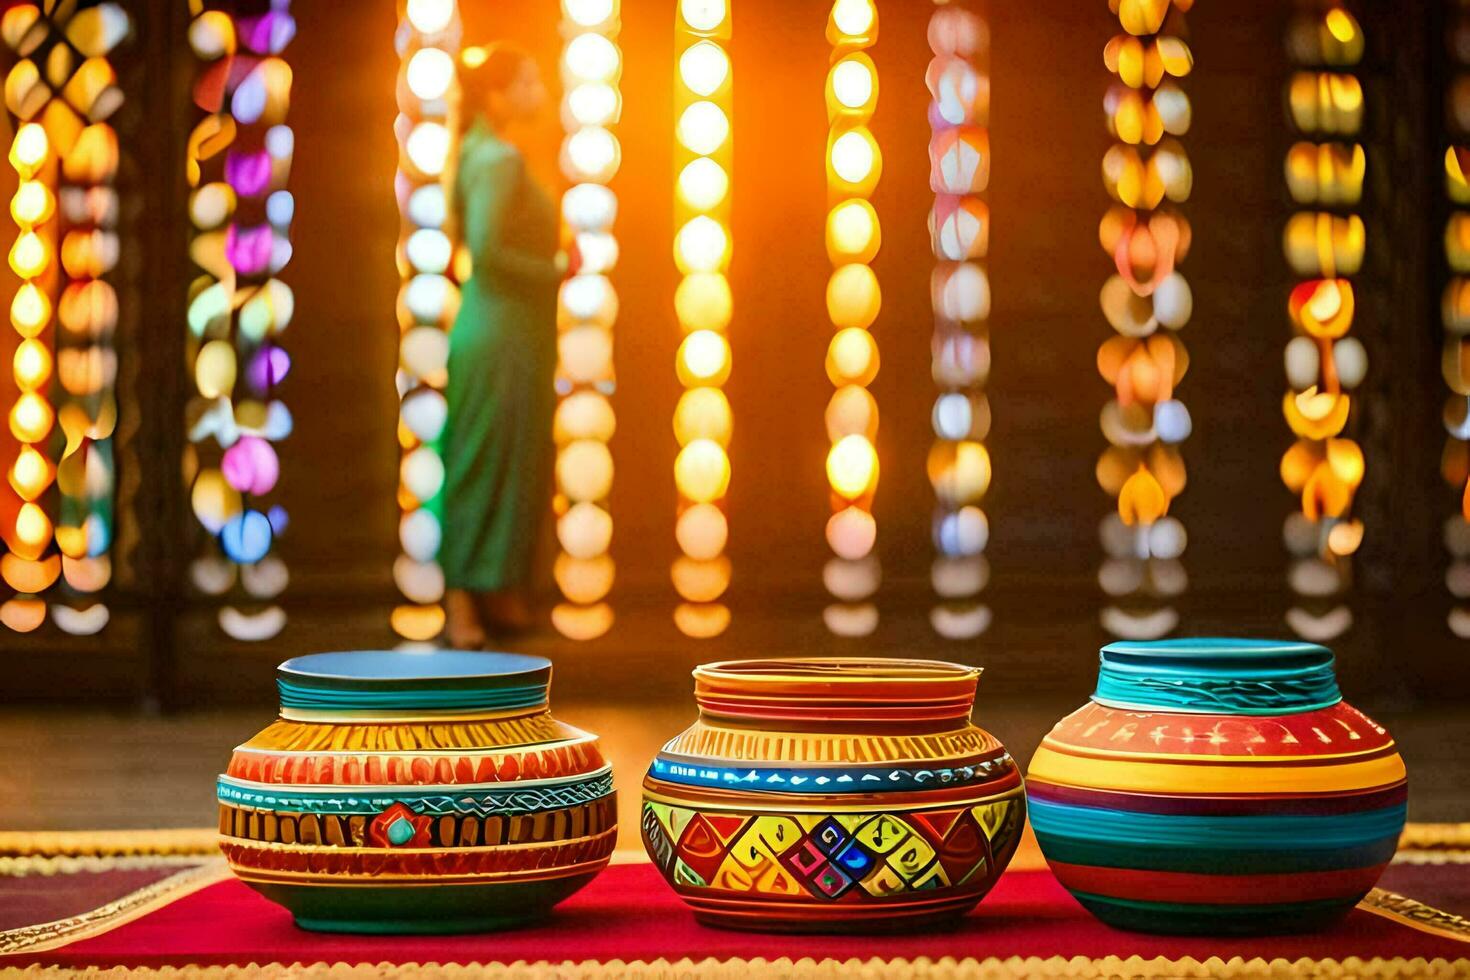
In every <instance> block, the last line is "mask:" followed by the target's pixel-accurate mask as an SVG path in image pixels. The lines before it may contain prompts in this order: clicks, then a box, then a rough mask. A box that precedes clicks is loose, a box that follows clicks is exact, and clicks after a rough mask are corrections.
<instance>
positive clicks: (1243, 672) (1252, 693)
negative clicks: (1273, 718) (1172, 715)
mask: <svg viewBox="0 0 1470 980" xmlns="http://www.w3.org/2000/svg"><path fill="white" fill-rule="evenodd" d="M1334 664H1335V659H1334V657H1333V656H1332V651H1331V650H1329V649H1327V648H1326V647H1324V646H1319V645H1317V644H1315V643H1296V642H1289V641H1281V640H1252V639H1236V638H1232V637H1198V638H1193V639H1171V640H1152V641H1148V642H1131V641H1125V642H1119V643H1110V644H1108V645H1107V646H1105V647H1103V648H1102V650H1101V652H1100V654H1099V666H1098V672H1097V690H1096V691H1094V692H1093V695H1092V700H1094V701H1096V702H1097V703H1098V704H1101V705H1106V706H1107V707H1110V708H1134V709H1143V710H1149V711H1171V712H1186V713H1198V714H1226V715H1275V714H1291V713H1298V712H1303V711H1316V710H1319V709H1321V708H1329V707H1331V706H1332V705H1334V704H1337V703H1338V702H1339V701H1341V700H1342V692H1341V691H1339V690H1338V687H1337V673H1336V670H1335V667H1334Z"/></svg>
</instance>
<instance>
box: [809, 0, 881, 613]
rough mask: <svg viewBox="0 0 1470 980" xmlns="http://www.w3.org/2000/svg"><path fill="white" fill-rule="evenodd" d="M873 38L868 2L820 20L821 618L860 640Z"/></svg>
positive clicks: (869, 569) (864, 603) (866, 594)
mask: <svg viewBox="0 0 1470 980" xmlns="http://www.w3.org/2000/svg"><path fill="white" fill-rule="evenodd" d="M877 40H878V11H877V8H876V7H875V6H874V5H873V3H872V0H835V2H834V3H833V4H832V10H831V13H830V14H829V15H828V17H827V42H828V43H829V44H830V45H831V46H832V57H831V68H830V69H829V70H828V72H827V126H828V129H827V163H826V169H827V203H828V207H829V209H830V210H829V211H828V212H827V232H826V241H827V255H828V257H829V258H830V259H831V262H832V265H833V270H832V275H831V277H830V278H829V279H828V280H827V316H828V318H829V319H830V320H831V321H832V327H833V330H834V331H835V332H834V333H833V335H832V340H831V342H830V343H829V344H828V346H827V359H826V367H827V378H828V380H829V381H831V382H832V384H833V385H834V386H835V387H836V389H837V390H836V392H834V393H833V395H832V399H831V400H830V401H829V402H828V403H827V411H826V425H827V438H828V440H829V441H830V443H831V448H830V449H829V450H828V452H827V467H826V468H827V483H828V486H829V488H830V497H831V505H832V516H831V518H830V519H829V520H828V521H827V544H828V545H829V546H830V547H831V549H832V552H833V554H834V555H835V557H834V558H832V559H830V560H829V561H828V563H827V566H826V568H825V569H824V572H823V579H824V581H825V583H826V586H827V589H828V591H829V592H830V593H831V594H832V597H833V598H834V599H835V600H836V601H835V602H833V603H832V604H830V605H829V606H827V608H826V609H825V610H824V612H823V619H824V620H825V621H826V624H827V628H828V629H829V630H831V631H832V632H833V633H835V634H837V635H839V636H866V635H867V634H869V633H871V632H873V630H874V629H876V628H877V626H878V607H877V606H875V605H874V604H873V602H872V601H871V600H872V596H873V594H874V593H875V592H876V591H877V589H878V585H879V582H880V580H881V577H882V571H881V567H880V565H879V563H878V557H877V555H875V554H873V546H874V544H875V543H876V541H877V535H878V525H877V522H876V521H875V520H874V519H873V496H874V494H875V493H876V492H877V490H878V450H877V448H876V446H875V442H876V439H877V436H878V403H877V402H876V401H874V399H873V396H872V395H871V394H870V393H869V392H868V385H870V384H872V382H873V379H874V378H875V377H877V375H878V344H877V342H876V341H875V340H874V339H873V335H872V334H871V333H869V328H870V327H872V325H873V323H874V322H875V321H876V320H877V318H878V310H879V307H880V305H881V303H882V297H881V294H880V292H879V289H878V277H877V276H876V275H874V274H873V269H872V267H871V266H870V265H869V263H870V262H872V261H873V258H874V256H876V255H877V254H878V248H879V245H880V244H881V241H882V234H881V230H880V228H879V224H878V214H877V212H876V211H874V210H873V205H872V204H870V203H869V202H868V198H869V197H871V196H872V193H873V189H874V188H875V187H876V186H877V184H878V178H879V177H880V175H881V174H882V171H883V157H882V154H881V153H880V152H879V149H878V142H877V140H875V139H874V138H873V133H872V131H871V130H870V129H869V128H868V123H869V122H870V121H871V120H872V118H873V111H874V109H875V108H876V107H877V104H878V70H877V68H876V66H874V64H873V60H872V58H870V57H869V56H868V55H867V54H866V52H865V49H867V48H870V47H872V46H873V45H874V44H875V43H876V42H877Z"/></svg>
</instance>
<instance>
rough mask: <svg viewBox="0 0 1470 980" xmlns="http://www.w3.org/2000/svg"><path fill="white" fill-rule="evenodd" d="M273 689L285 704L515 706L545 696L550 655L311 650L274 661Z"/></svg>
mask: <svg viewBox="0 0 1470 980" xmlns="http://www.w3.org/2000/svg"><path fill="white" fill-rule="evenodd" d="M276 688H277V690H278V691H279V692H280V696H281V707H282V708H283V709H302V710H312V711H336V712H354V711H373V712H378V711H423V712H441V711H442V712H456V713H463V712H475V711H487V712H493V711H514V710H518V709H524V708H537V707H541V706H542V705H545V704H546V703H547V697H548V695H549V692H550V688H551V661H550V660H547V659H546V658H545V657H531V656H525V655H523V654H518V653H482V652H478V651H465V650H429V651H422V652H420V651H406V650H387V651H377V650H374V651H353V652H344V653H314V654H310V655H308V656H304V657H294V658H292V659H290V660H287V661H286V662H285V663H283V664H281V665H280V666H279V667H277V668H276Z"/></svg>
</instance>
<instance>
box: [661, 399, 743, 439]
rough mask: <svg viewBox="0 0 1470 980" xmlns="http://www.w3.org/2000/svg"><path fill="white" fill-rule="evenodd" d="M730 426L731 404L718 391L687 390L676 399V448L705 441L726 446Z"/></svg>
mask: <svg viewBox="0 0 1470 980" xmlns="http://www.w3.org/2000/svg"><path fill="white" fill-rule="evenodd" d="M733 426H734V419H733V417H732V415H731V413H730V401H729V399H727V398H726V397H725V393H724V392H722V391H720V389H718V388H708V387H705V388H690V389H689V390H688V391H686V392H684V394H682V395H680V396H679V403H678V405H677V406H675V408H674V438H675V439H677V440H678V442H679V445H681V446H686V445H688V444H689V443H691V442H693V441H694V440H696V439H708V440H710V441H711V442H715V443H718V444H719V445H721V446H727V445H729V443H730V433H731V429H732V428H733Z"/></svg>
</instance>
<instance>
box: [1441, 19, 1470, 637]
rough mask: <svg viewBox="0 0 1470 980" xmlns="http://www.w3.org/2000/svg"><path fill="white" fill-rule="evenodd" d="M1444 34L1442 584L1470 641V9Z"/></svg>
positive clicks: (1454, 620) (1453, 626) (1456, 629)
mask: <svg viewBox="0 0 1470 980" xmlns="http://www.w3.org/2000/svg"><path fill="white" fill-rule="evenodd" d="M1448 7H1449V11H1448V23H1447V25H1446V30H1445V32H1444V37H1445V45H1446V47H1447V48H1448V54H1449V59H1450V71H1449V81H1448V84H1447V86H1446V88H1445V120H1446V127H1447V129H1448V130H1449V146H1448V147H1447V148H1446V149H1445V153H1444V177H1445V196H1446V197H1447V198H1448V201H1449V204H1450V213H1449V216H1448V218H1447V220H1446V223H1445V229H1444V258H1445V267H1446V269H1447V271H1448V274H1449V281H1448V282H1447V283H1446V284H1445V291H1444V297H1443V300H1442V302H1441V304H1440V320H1441V323H1442V324H1443V326H1444V351H1443V354H1442V357H1441V361H1442V373H1443V375H1444V380H1445V384H1446V385H1447V386H1448V387H1449V389H1450V394H1449V397H1448V398H1447V399H1446V400H1445V406H1444V426H1445V444H1444V452H1443V454H1442V455H1441V458H1440V472H1441V473H1442V474H1443V475H1444V479H1445V482H1446V483H1448V484H1449V486H1450V487H1451V488H1452V489H1453V490H1454V492H1455V497H1456V503H1457V504H1458V506H1457V507H1456V508H1455V510H1454V512H1453V513H1451V514H1449V515H1448V516H1447V517H1446V518H1445V522H1444V542H1445V548H1446V550H1448V552H1449V554H1450V566H1449V569H1448V570H1447V571H1446V573H1445V586H1446V588H1447V589H1448V590H1449V593H1450V595H1451V597H1453V599H1454V600H1455V602H1454V604H1453V606H1452V607H1451V609H1450V612H1449V615H1448V618H1447V622H1448V624H1449V628H1450V631H1451V632H1452V633H1454V634H1455V635H1456V636H1458V637H1460V638H1461V639H1470V601H1467V600H1470V9H1467V4H1466V3H1464V2H1455V3H1451V4H1448Z"/></svg>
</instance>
